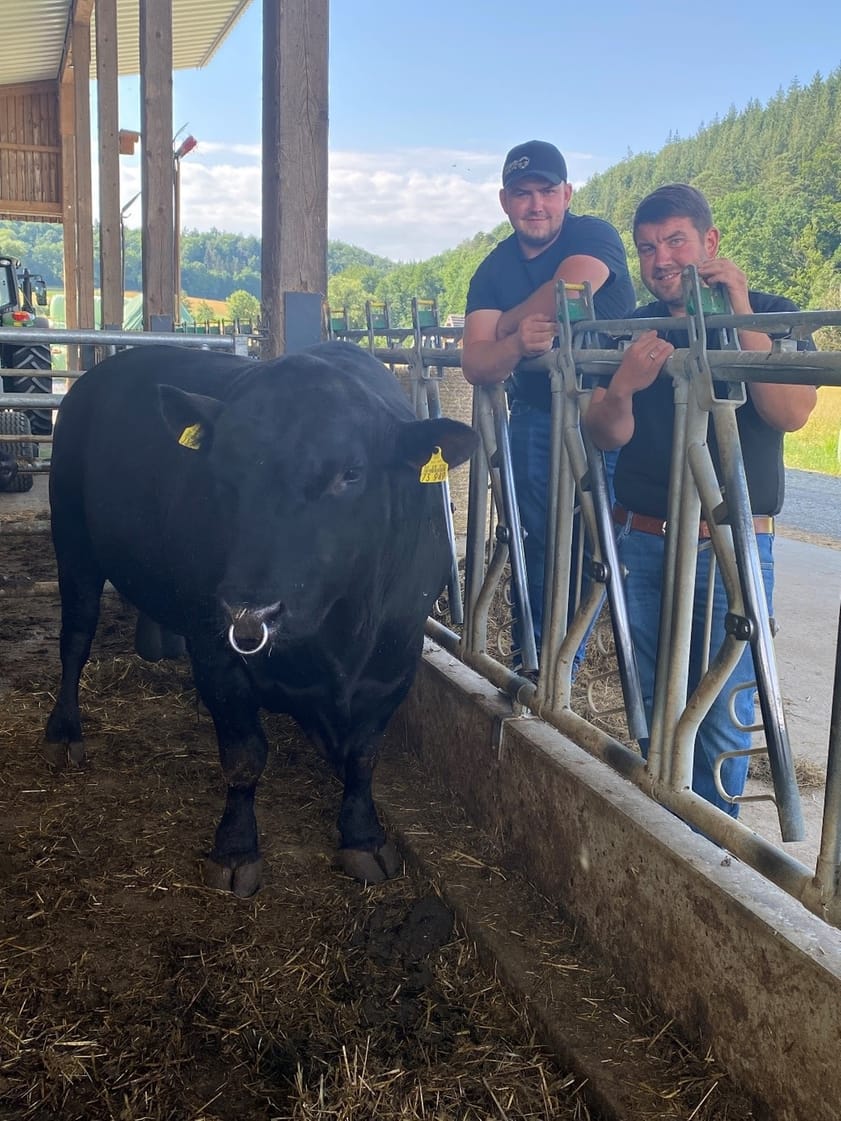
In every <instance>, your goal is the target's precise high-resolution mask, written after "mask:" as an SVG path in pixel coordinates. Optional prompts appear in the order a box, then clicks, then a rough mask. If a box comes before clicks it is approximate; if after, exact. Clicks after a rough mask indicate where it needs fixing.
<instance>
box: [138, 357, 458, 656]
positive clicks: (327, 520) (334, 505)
mask: <svg viewBox="0 0 841 1121" xmlns="http://www.w3.org/2000/svg"><path fill="white" fill-rule="evenodd" d="M299 361H300V360H299ZM310 361H313V362H314V360H310ZM324 365H325V364H324V363H321V362H318V363H317V367H316V370H317V371H320V368H321V367H323V366H324ZM255 380H256V379H255ZM259 380H260V388H259V390H255V391H254V392H252V390H251V386H249V388H248V389H247V391H246V392H244V393H242V394H232V396H231V399H230V400H229V401H219V400H216V399H214V398H209V397H204V396H201V395H197V394H192V393H186V392H184V391H182V390H179V389H176V388H174V387H172V386H162V387H161V389H160V399H161V410H162V413H163V415H164V417H165V419H166V423H167V425H168V427H169V429H170V431H171V433H172V436H173V438H174V439H176V440H177V441H178V442H179V443H180V444H181V445H182V446H183V447H184V448H185V449H187V452H185V455H186V454H189V455H194V456H197V457H200V458H201V460H202V461H203V462H204V463H205V464H206V467H207V471H208V473H209V474H210V476H211V477H212V479H213V482H214V485H215V487H216V492H217V496H218V511H217V515H218V532H219V533H224V534H225V535H226V537H227V539H228V541H229V542H230V545H231V547H229V548H228V550H227V557H226V571H225V575H224V578H223V580H222V582H221V584H220V586H219V589H218V597H219V604H220V607H221V609H222V611H223V612H224V614H225V616H226V623H227V634H228V641H229V642H230V644H231V646H232V647H233V648H234V650H236V651H237V653H239V654H241V655H244V656H250V655H253V654H257V653H258V652H260V651H264V650H265V651H267V652H268V653H270V652H271V650H272V648H273V647H274V646H277V645H278V644H283V643H284V642H288V641H292V640H298V639H302V638H306V637H308V636H310V635H313V634H315V633H316V632H317V631H318V629H319V627H320V626H321V625H322V624H323V622H324V620H325V618H326V617H327V616H328V614H330V613H331V612H333V615H332V618H333V619H334V620H336V619H337V618H339V617H341V615H342V611H343V610H344V609H343V607H342V604H343V602H344V601H345V600H346V599H347V598H348V597H352V598H354V599H358V600H363V601H364V599H365V594H367V593H366V592H365V590H364V588H363V585H364V584H366V582H370V580H371V579H372V576H371V573H372V571H374V572H375V571H376V570H377V566H380V567H382V566H383V564H384V563H385V562H384V561H383V559H382V558H383V556H384V555H385V556H387V555H388V552H389V550H390V549H392V548H395V547H398V546H399V542H395V541H394V540H393V538H392V537H391V536H390V535H393V534H394V533H403V532H404V525H403V522H401V521H400V520H399V518H398V516H397V514H396V510H397V508H398V507H399V508H400V518H405V516H406V510H409V511H410V515H409V516H410V517H411V518H413V519H414V522H415V523H418V524H419V523H420V522H422V521H423V519H424V518H425V517H428V516H429V513H428V511H429V509H430V506H429V505H428V504H427V493H426V492H428V491H429V489H430V488H428V487H426V486H421V485H420V484H419V478H420V476H421V472H422V470H423V468H424V466H425V465H427V464H429V463H430V461H432V462H433V463H435V464H436V465H440V464H446V465H449V466H450V467H455V466H458V465H459V464H461V463H464V462H465V461H466V460H467V459H468V458H469V457H470V455H471V454H472V452H473V450H474V449H475V447H476V442H477V438H476V434H475V433H474V432H473V430H472V429H471V428H469V427H468V426H467V425H464V424H461V423H459V422H457V421H454V420H450V419H448V418H440V419H437V420H423V421H413V420H404V419H401V418H400V417H399V416H395V415H394V413H393V410H389V409H387V408H383V407H381V406H379V405H375V406H374V407H371V406H370V404H369V403H368V402H365V403H364V406H361V405H360V402H359V401H358V400H354V399H353V396H352V393H349V391H348V388H347V386H346V385H345V386H342V387H341V389H340V390H338V391H337V390H336V387H335V384H334V383H332V382H331V383H329V384H326V383H325V384H323V385H321V386H319V385H318V384H317V383H318V379H317V378H315V377H314V376H313V377H309V376H308V377H307V379H306V380H303V379H298V378H296V379H294V385H290V384H289V383H291V382H292V381H293V379H290V378H288V377H287V378H284V377H282V376H281V375H280V373H279V372H278V373H277V374H276V376H275V378H274V380H273V381H271V380H269V379H259ZM439 470H440V467H439ZM437 477H438V476H437V475H435V474H433V478H437ZM407 494H408V498H407V497H406V496H407ZM433 509H435V510H436V511H437V510H438V509H440V510H443V506H440V507H435V506H433ZM416 531H417V525H415V528H414V530H413V532H416ZM437 590H438V589H435V593H436V594H437ZM341 625H342V626H344V627H345V628H352V626H353V625H355V623H353V622H346V621H345V620H344V619H342V624H341Z"/></svg>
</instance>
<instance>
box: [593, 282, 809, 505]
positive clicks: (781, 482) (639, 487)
mask: <svg viewBox="0 0 841 1121" xmlns="http://www.w3.org/2000/svg"><path fill="white" fill-rule="evenodd" d="M749 296H750V305H751V308H752V309H753V310H754V311H755V312H757V313H760V312H771V311H796V310H797V307H796V305H795V304H793V303H792V302H791V300H787V299H785V298H784V297H782V296H771V295H769V294H768V293H767V292H750V293H749ZM633 314H634V317H636V318H645V319H648V318H652V319H654V318H660V317H663V316H665V317H668V315H669V309H668V307H667V306H666V305H665V304H664V303H662V302H661V301H659V300H657V301H655V302H654V303H651V304H647V305H646V306H645V307H640V308H637V310H636V311H635V312H634V313H633ZM658 334H659V335H660V337H661V338H663V339H666V340H667V341H668V342H670V343H672V345H673V346H675V347H676V348H678V349H684V350H685V349H686V348H687V347H688V346H689V336H688V334H687V332H686V331H660V332H658ZM797 345H798V349H799V350H814V349H815V346H814V343H813V342H812V341H811V339H806V340H801V341H799V342H798V344H797ZM707 347H708V349H710V350H718V349H719V346H718V335H717V332H715V331H710V332H709V333H708V336H707ZM715 388H716V394H717V395H718V396H720V397H724V396H726V392H727V385H726V383H724V382H716V383H715ZM736 423H737V425H738V429H739V437H740V440H741V444H742V457H743V459H744V464H745V475H746V477H747V483H748V492H749V494H750V502H751V509H752V511H753V513H754V514H778V513H779V512H780V509H781V508H782V504H783V495H784V490H785V474H784V468H783V433H782V432H780V431H778V430H777V429H776V428H772V427H771V426H770V425H769V424H766V422H765V421H764V420H763V419H762V417H761V416H760V415H759V413H758V412H757V411H756V407H755V406H754V403H753V400H752V399H751V396H750V393H748V397H747V400H746V401H745V403H744V404H743V405H740V406H739V407H738V408H737V409H736ZM673 424H674V387H673V385H672V380H671V378H668V377H658V378H657V380H656V381H655V382H654V383H653V384H652V385H650V386H649V387H648V388H647V389H643V390H640V392H639V393H635V394H634V434H633V436H632V437H631V439H630V440H629V441H628V443H627V444H626V445H625V446H624V447H623V448H621V449H620V452H619V459H618V461H617V464H616V474H615V477H614V487H615V490H616V501H617V502H619V503H620V504H621V505H622V506H624V507H625V508H626V509H628V510H633V511H634V512H635V513H638V514H647V515H649V516H650V517H654V518H665V517H666V512H667V508H668V489H669V468H670V465H671V459H672V435H673V433H672V426H673ZM708 444H709V449H710V454H711V455H712V460H713V464H714V465H715V469H716V474H717V475H718V478H719V480H721V470H720V465H719V455H718V446H717V444H716V439H715V431H714V427H713V425H712V424H710V425H709V433H708Z"/></svg>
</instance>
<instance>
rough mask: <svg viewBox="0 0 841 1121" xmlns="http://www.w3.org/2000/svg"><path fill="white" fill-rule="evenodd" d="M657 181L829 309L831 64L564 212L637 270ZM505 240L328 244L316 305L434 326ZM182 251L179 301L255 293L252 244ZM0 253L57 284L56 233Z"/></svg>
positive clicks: (833, 245)
mask: <svg viewBox="0 0 841 1121" xmlns="http://www.w3.org/2000/svg"><path fill="white" fill-rule="evenodd" d="M558 139H559V141H560V143H561V146H563V137H562V136H559V138H558ZM669 182H688V183H693V184H694V185H695V186H697V187H699V188H700V189H701V190H703V191H704V193H705V194H706V195H707V197H708V198H709V199H710V202H711V203H712V207H713V213H714V216H715V219H716V222H717V224H718V226H719V227H720V229H721V231H722V252H723V253H725V254H726V255H728V256H730V257H733V258H734V260H736V261H737V262H738V263H739V264H740V265H741V266H742V267H743V268H744V269H745V270H746V271H747V273H748V275H749V277H750V280H751V283H752V285H753V286H754V287H757V288H764V289H767V290H770V291H772V292H777V293H779V294H780V295H786V296H789V297H791V298H792V299H793V300H795V301H796V302H797V303H798V304H800V305H801V306H803V307H813V308H816V307H839V306H841V69H839V70H836V71H835V72H833V73H832V74H830V76H829V77H828V78H826V79H823V78H820V77H816V78H815V79H814V80H813V81H812V82H811V83H810V84H809V85H808V86H801V85H800V84H798V83H794V84H793V85H792V86H790V87H789V89H787V90H785V91H783V90H780V91H779V92H778V93H777V95H776V96H775V97H774V98H772V99H771V100H770V101H769V102H768V104H766V105H764V106H763V105H760V104H759V102H758V101H753V102H751V103H750V104H749V105H748V106H747V107H746V108H745V109H743V110H741V111H737V110H736V109H735V108H732V109H731V110H730V112H728V114H727V115H726V116H725V117H724V118H723V119H721V120H719V119H715V120H713V121H712V122H711V123H709V124H706V125H702V126H701V127H700V128H699V129H698V131H697V133H696V134H695V135H694V136H691V137H687V138H680V137H677V136H671V137H669V138H668V140H667V143H666V144H665V145H664V147H663V148H662V149H661V150H660V151H659V152H656V153H640V154H631V155H628V157H627V158H626V159H624V160H622V161H621V162H620V163H618V164H616V165H615V166H614V167H612V168H610V169H609V170H608V171H605V172H604V173H602V174H600V175H596V176H594V177H593V178H592V179H591V180H590V181H589V182H588V183H587V184H586V186H584V187H583V188H582V189H580V190H579V191H577V192H576V194H575V196H574V198H573V210H575V211H577V212H578V213H592V214H598V215H600V216H602V217H604V218H607V219H608V220H609V221H611V222H613V223H614V225H615V226H616V227H617V229H618V230H619V231H620V233H621V234H622V236H623V238H624V239H625V242H626V245H627V246H628V249H629V258H630V260H631V264H632V269H635V258H634V254H633V246H632V243H631V234H630V225H631V220H632V216H633V212H634V208H635V206H636V204H637V202H638V201H639V200H640V199H641V198H642V197H643V196H644V195H645V194H646V193H647V192H648V191H650V190H652V189H653V188H654V187H657V186H660V185H661V184H663V183H669ZM509 232H510V227H509V226H508V224H507V222H505V221H503V222H501V223H500V224H499V225H498V226H497V227H496V228H495V229H493V230H491V231H490V232H487V233H478V234H476V236H475V237H472V238H470V239H468V240H467V241H464V242H462V243H461V244H460V245H458V246H456V247H455V248H454V249H450V250H447V251H446V252H444V253H440V254H438V255H437V256H435V257H431V258H429V259H428V260H426V261H416V262H409V263H395V262H394V261H390V260H387V259H385V258H382V257H376V256H375V255H374V254H372V253H369V252H367V251H366V250H364V249H360V248H358V247H355V246H351V245H347V244H345V243H343V242H338V241H331V242H329V245H328V276H329V285H328V301H329V303H330V304H331V306H333V307H342V306H346V307H347V308H348V309H349V312H350V314H351V317H352V318H353V319H356V320H357V321H358V322H359V323H360V324H361V322H362V317H363V309H364V305H365V301H366V299H373V300H377V301H385V300H387V301H389V303H390V304H391V308H392V317H393V321H394V322H395V323H399V324H402V323H407V322H408V321H409V317H410V306H411V297H412V296H421V297H425V298H435V299H437V300H438V304H439V308H440V311H441V315H442V319H443V318H445V317H446V316H447V315H449V314H454V315H460V314H462V313H463V311H464V305H465V299H466V296H467V286H468V283H469V281H470V277H471V275H472V273H473V271H474V269H475V268H476V266H477V265H478V263H479V262H480V261H481V260H482V258H483V257H485V255H486V254H487V253H488V252H489V250H490V249H491V248H492V247H493V246H494V245H495V244H496V243H497V242H498V241H499V240H500V239H501V238H502V237H505V236H506V235H507V234H508V233H509ZM125 237H126V272H125V276H126V288H127V289H139V288H140V287H141V284H142V277H141V262H140V231H139V230H128V229H127V230H126V233H125ZM181 248H182V287H183V289H184V291H185V292H186V293H188V294H189V296H190V297H191V298H193V299H227V298H228V296H230V294H231V293H232V292H234V291H237V290H239V291H246V292H250V293H252V294H253V295H255V296H259V294H260V242H259V239H258V238H255V237H242V236H239V235H236V234H226V233H222V232H220V231H219V230H211V231H209V232H207V233H200V232H199V231H197V230H187V231H186V232H185V233H184V234H183V235H182V239H181ZM0 252H3V253H7V254H11V255H15V256H19V257H20V258H21V259H22V260H24V261H25V262H26V263H27V264H28V265H29V266H30V268H32V269H33V271H37V272H42V273H44V275H45V277H46V279H47V282H48V284H51V285H53V286H60V285H61V283H62V281H61V227H59V226H51V225H43V224H37V223H6V224H3V223H0ZM97 256H98V254H97ZM97 266H98V261H97ZM96 283H98V279H97V280H96ZM639 294H640V296H642V291H640V292H639Z"/></svg>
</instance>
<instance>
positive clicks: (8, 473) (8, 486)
mask: <svg viewBox="0 0 841 1121" xmlns="http://www.w3.org/2000/svg"><path fill="white" fill-rule="evenodd" d="M31 434H32V429H31V427H30V425H29V417H28V416H26V414H25V413H19V412H16V411H15V410H14V409H0V490H3V491H5V492H6V493H8V494H22V493H23V492H24V491H27V490H32V484H33V482H34V481H35V479H34V476H33V475H30V474H28V473H24V472H22V471H20V470H19V469H18V462H19V460H21V459H29V460H33V459H35V457H36V455H37V454H38V446H37V444H10V443H4V442H3V436H30V435H31ZM7 467H8V470H6V468H7Z"/></svg>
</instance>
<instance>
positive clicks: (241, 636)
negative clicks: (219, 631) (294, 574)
mask: <svg viewBox="0 0 841 1121" xmlns="http://www.w3.org/2000/svg"><path fill="white" fill-rule="evenodd" d="M223 606H224V608H225V611H226V613H227V616H228V618H229V619H230V625H229V627H228V642H229V643H230V644H231V646H232V647H233V648H234V650H236V652H237V653H238V654H244V655H246V656H248V655H250V654H257V653H259V651H260V650H262V649H263V648H264V647H265V646H266V644H267V643H268V641H269V628H270V626H271V624H272V623H273V622H274V621H275V620H276V619H278V618H279V617H280V616H281V615H282V614H283V612H284V605H283V604H282V603H281V602H280V601H278V602H277V603H270V604H268V605H267V606H265V607H248V606H244V605H242V604H228V603H225V604H223Z"/></svg>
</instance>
